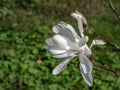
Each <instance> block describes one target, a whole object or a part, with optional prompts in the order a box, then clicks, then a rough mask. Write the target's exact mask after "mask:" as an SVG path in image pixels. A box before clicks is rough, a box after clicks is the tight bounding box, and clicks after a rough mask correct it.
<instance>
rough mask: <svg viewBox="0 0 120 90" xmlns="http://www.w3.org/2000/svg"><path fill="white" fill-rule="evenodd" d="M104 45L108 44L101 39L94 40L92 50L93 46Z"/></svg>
mask: <svg viewBox="0 0 120 90" xmlns="http://www.w3.org/2000/svg"><path fill="white" fill-rule="evenodd" d="M104 44H106V42H105V41H103V40H100V39H97V40H93V41H92V43H91V46H90V48H92V46H93V45H104Z"/></svg>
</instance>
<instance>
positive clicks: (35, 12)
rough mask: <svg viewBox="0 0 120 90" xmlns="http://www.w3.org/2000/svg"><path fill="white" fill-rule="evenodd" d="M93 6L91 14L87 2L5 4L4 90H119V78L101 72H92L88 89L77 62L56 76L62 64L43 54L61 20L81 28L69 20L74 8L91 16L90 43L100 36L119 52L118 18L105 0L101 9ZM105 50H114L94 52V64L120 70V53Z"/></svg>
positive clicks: (0, 30)
mask: <svg viewBox="0 0 120 90" xmlns="http://www.w3.org/2000/svg"><path fill="white" fill-rule="evenodd" d="M106 2H107V1H106ZM92 3H95V0H93V2H92ZM92 3H88V4H89V5H90V7H89V9H88V8H87V7H86V5H83V4H85V0H81V1H79V0H75V1H74V0H67V1H64V0H62V1H57V0H1V1H0V69H1V70H0V90H120V78H118V77H116V76H115V75H114V74H113V73H111V72H109V71H106V70H104V69H101V68H98V67H94V69H93V72H92V73H93V77H94V85H93V87H88V86H87V85H86V83H85V82H84V80H83V78H82V76H81V74H80V70H79V68H76V65H77V61H78V58H75V59H73V60H72V61H71V63H70V64H69V65H68V67H67V68H66V69H65V70H64V71H63V72H62V73H61V74H60V75H57V76H53V75H52V70H53V68H54V67H55V66H56V65H57V64H59V63H60V62H61V60H62V59H55V58H53V57H52V56H51V55H50V54H49V53H48V52H47V51H46V50H45V49H44V46H45V40H46V39H47V38H49V37H51V36H52V35H53V34H54V33H53V32H52V26H53V25H55V24H56V23H57V22H59V21H61V20H63V21H66V22H68V23H70V24H72V25H73V26H74V27H75V28H76V29H77V24H76V22H75V21H74V20H73V19H71V17H70V13H71V12H73V11H74V10H76V9H77V10H78V11H81V12H83V14H85V16H86V17H87V20H88V23H89V26H90V27H89V30H88V31H87V30H86V31H85V32H86V34H87V35H88V36H90V40H92V39H93V38H97V37H98V36H97V35H96V34H95V32H97V33H98V34H101V35H102V37H103V38H105V39H107V40H108V41H110V42H113V43H114V44H115V45H116V46H117V47H119V48H120V41H119V38H120V35H119V34H120V30H119V29H120V25H119V24H118V23H117V19H116V18H115V17H116V16H115V15H114V14H113V13H112V12H111V11H110V10H109V9H108V10H106V8H105V7H104V6H103V4H104V3H105V1H104V0H102V1H101V2H100V3H97V4H96V5H98V6H97V8H94V7H93V6H94V4H92ZM114 4H116V7H118V6H119V4H118V3H116V2H114ZM100 5H101V6H100ZM84 7H85V8H84ZM96 9H97V10H98V12H95V11H96ZM118 9H119V8H118ZM89 10H93V11H94V12H92V13H91V12H90V11H89ZM106 11H107V12H106ZM96 13H97V14H96ZM104 49H107V50H111V49H112V47H110V46H109V45H106V46H95V48H93V51H94V56H95V61H96V62H97V63H100V64H106V65H108V66H110V67H112V68H113V69H114V70H117V71H120V67H119V63H120V53H116V52H109V51H108V52H107V53H106V52H102V50H104Z"/></svg>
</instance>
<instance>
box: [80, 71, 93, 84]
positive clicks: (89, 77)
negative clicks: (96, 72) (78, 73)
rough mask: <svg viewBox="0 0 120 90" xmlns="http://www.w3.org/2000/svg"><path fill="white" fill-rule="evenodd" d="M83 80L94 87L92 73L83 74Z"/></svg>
mask: <svg viewBox="0 0 120 90" xmlns="http://www.w3.org/2000/svg"><path fill="white" fill-rule="evenodd" d="M82 76H83V79H84V80H85V82H86V83H87V84H88V85H89V86H92V85H93V78H92V75H91V73H86V74H85V73H82Z"/></svg>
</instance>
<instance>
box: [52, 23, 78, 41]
mask: <svg viewBox="0 0 120 90" xmlns="http://www.w3.org/2000/svg"><path fill="white" fill-rule="evenodd" d="M53 31H54V32H55V33H57V34H60V35H64V36H66V37H68V38H69V39H71V40H72V41H75V42H76V41H78V39H79V36H78V34H77V33H76V32H75V30H74V28H73V27H72V26H71V25H70V24H67V23H65V22H60V23H58V26H54V28H53Z"/></svg>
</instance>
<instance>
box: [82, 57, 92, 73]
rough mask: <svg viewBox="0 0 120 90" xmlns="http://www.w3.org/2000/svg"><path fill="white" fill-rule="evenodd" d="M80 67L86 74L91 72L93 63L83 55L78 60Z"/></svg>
mask: <svg viewBox="0 0 120 90" xmlns="http://www.w3.org/2000/svg"><path fill="white" fill-rule="evenodd" d="M80 67H81V70H82V72H84V73H85V74H86V73H91V72H92V67H93V65H92V63H91V61H90V60H89V59H88V58H87V57H86V56H84V57H83V59H81V60H80Z"/></svg>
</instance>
